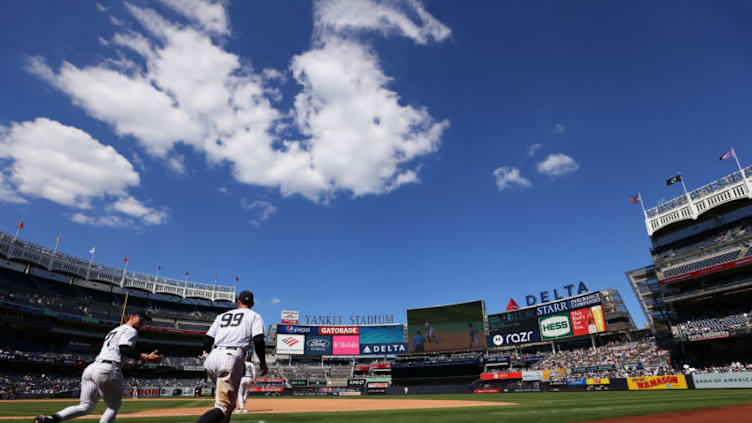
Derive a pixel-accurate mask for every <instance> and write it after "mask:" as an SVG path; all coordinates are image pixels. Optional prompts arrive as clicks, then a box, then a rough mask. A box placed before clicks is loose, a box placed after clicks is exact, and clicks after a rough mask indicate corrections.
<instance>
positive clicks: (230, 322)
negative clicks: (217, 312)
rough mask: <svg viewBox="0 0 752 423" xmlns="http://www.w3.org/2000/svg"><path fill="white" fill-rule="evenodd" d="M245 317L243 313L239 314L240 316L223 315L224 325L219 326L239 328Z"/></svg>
mask: <svg viewBox="0 0 752 423" xmlns="http://www.w3.org/2000/svg"><path fill="white" fill-rule="evenodd" d="M243 316H245V315H244V314H243V313H238V314H223V315H222V323H221V324H220V325H219V327H221V328H226V327H228V326H230V327H235V326H239V325H240V322H242V321H243Z"/></svg>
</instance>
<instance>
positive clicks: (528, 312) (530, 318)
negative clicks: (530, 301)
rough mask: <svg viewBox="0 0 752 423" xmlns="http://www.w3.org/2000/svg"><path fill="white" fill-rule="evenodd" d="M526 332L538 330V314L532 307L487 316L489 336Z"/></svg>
mask: <svg viewBox="0 0 752 423" xmlns="http://www.w3.org/2000/svg"><path fill="white" fill-rule="evenodd" d="M528 330H538V312H537V311H536V309H535V308H533V307H531V308H526V309H522V310H513V311H508V312H506V313H498V314H489V315H488V333H489V334H490V335H495V334H497V333H509V332H521V331H528Z"/></svg>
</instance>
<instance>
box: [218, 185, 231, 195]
mask: <svg viewBox="0 0 752 423" xmlns="http://www.w3.org/2000/svg"><path fill="white" fill-rule="evenodd" d="M219 192H221V193H222V194H227V193H228V192H230V190H229V189H227V187H220V188H219Z"/></svg>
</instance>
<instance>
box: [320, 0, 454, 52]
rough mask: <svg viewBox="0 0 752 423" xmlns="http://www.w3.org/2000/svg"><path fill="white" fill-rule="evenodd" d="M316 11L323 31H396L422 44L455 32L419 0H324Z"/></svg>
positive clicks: (388, 32)
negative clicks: (429, 11)
mask: <svg viewBox="0 0 752 423" xmlns="http://www.w3.org/2000/svg"><path fill="white" fill-rule="evenodd" d="M314 13H315V16H314V17H315V20H316V25H317V29H318V30H319V31H327V30H328V31H332V32H337V33H342V34H347V33H350V32H357V31H362V30H370V31H378V32H381V33H383V34H385V35H388V34H391V33H396V34H398V35H401V36H404V37H407V38H410V39H412V40H413V41H415V42H416V43H418V44H428V43H429V42H431V41H443V40H444V39H446V38H447V37H449V35H450V34H451V33H452V31H451V30H450V29H449V28H447V27H446V26H445V25H444V24H442V23H441V22H439V21H438V20H436V18H434V17H433V16H431V14H430V13H428V11H426V9H425V7H423V5H422V4H421V3H420V2H419V1H417V0H402V1H399V0H387V1H378V0H376V1H371V0H324V1H319V2H318V3H316V7H315V11H314Z"/></svg>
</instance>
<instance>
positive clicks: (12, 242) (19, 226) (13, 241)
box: [10, 220, 23, 244]
mask: <svg viewBox="0 0 752 423" xmlns="http://www.w3.org/2000/svg"><path fill="white" fill-rule="evenodd" d="M22 224H23V220H22V221H21V223H20V224H19V225H18V226H16V234H15V235H13V240H12V241H11V242H10V243H11V244H15V243H16V238H18V231H20V230H21V225H22Z"/></svg>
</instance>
